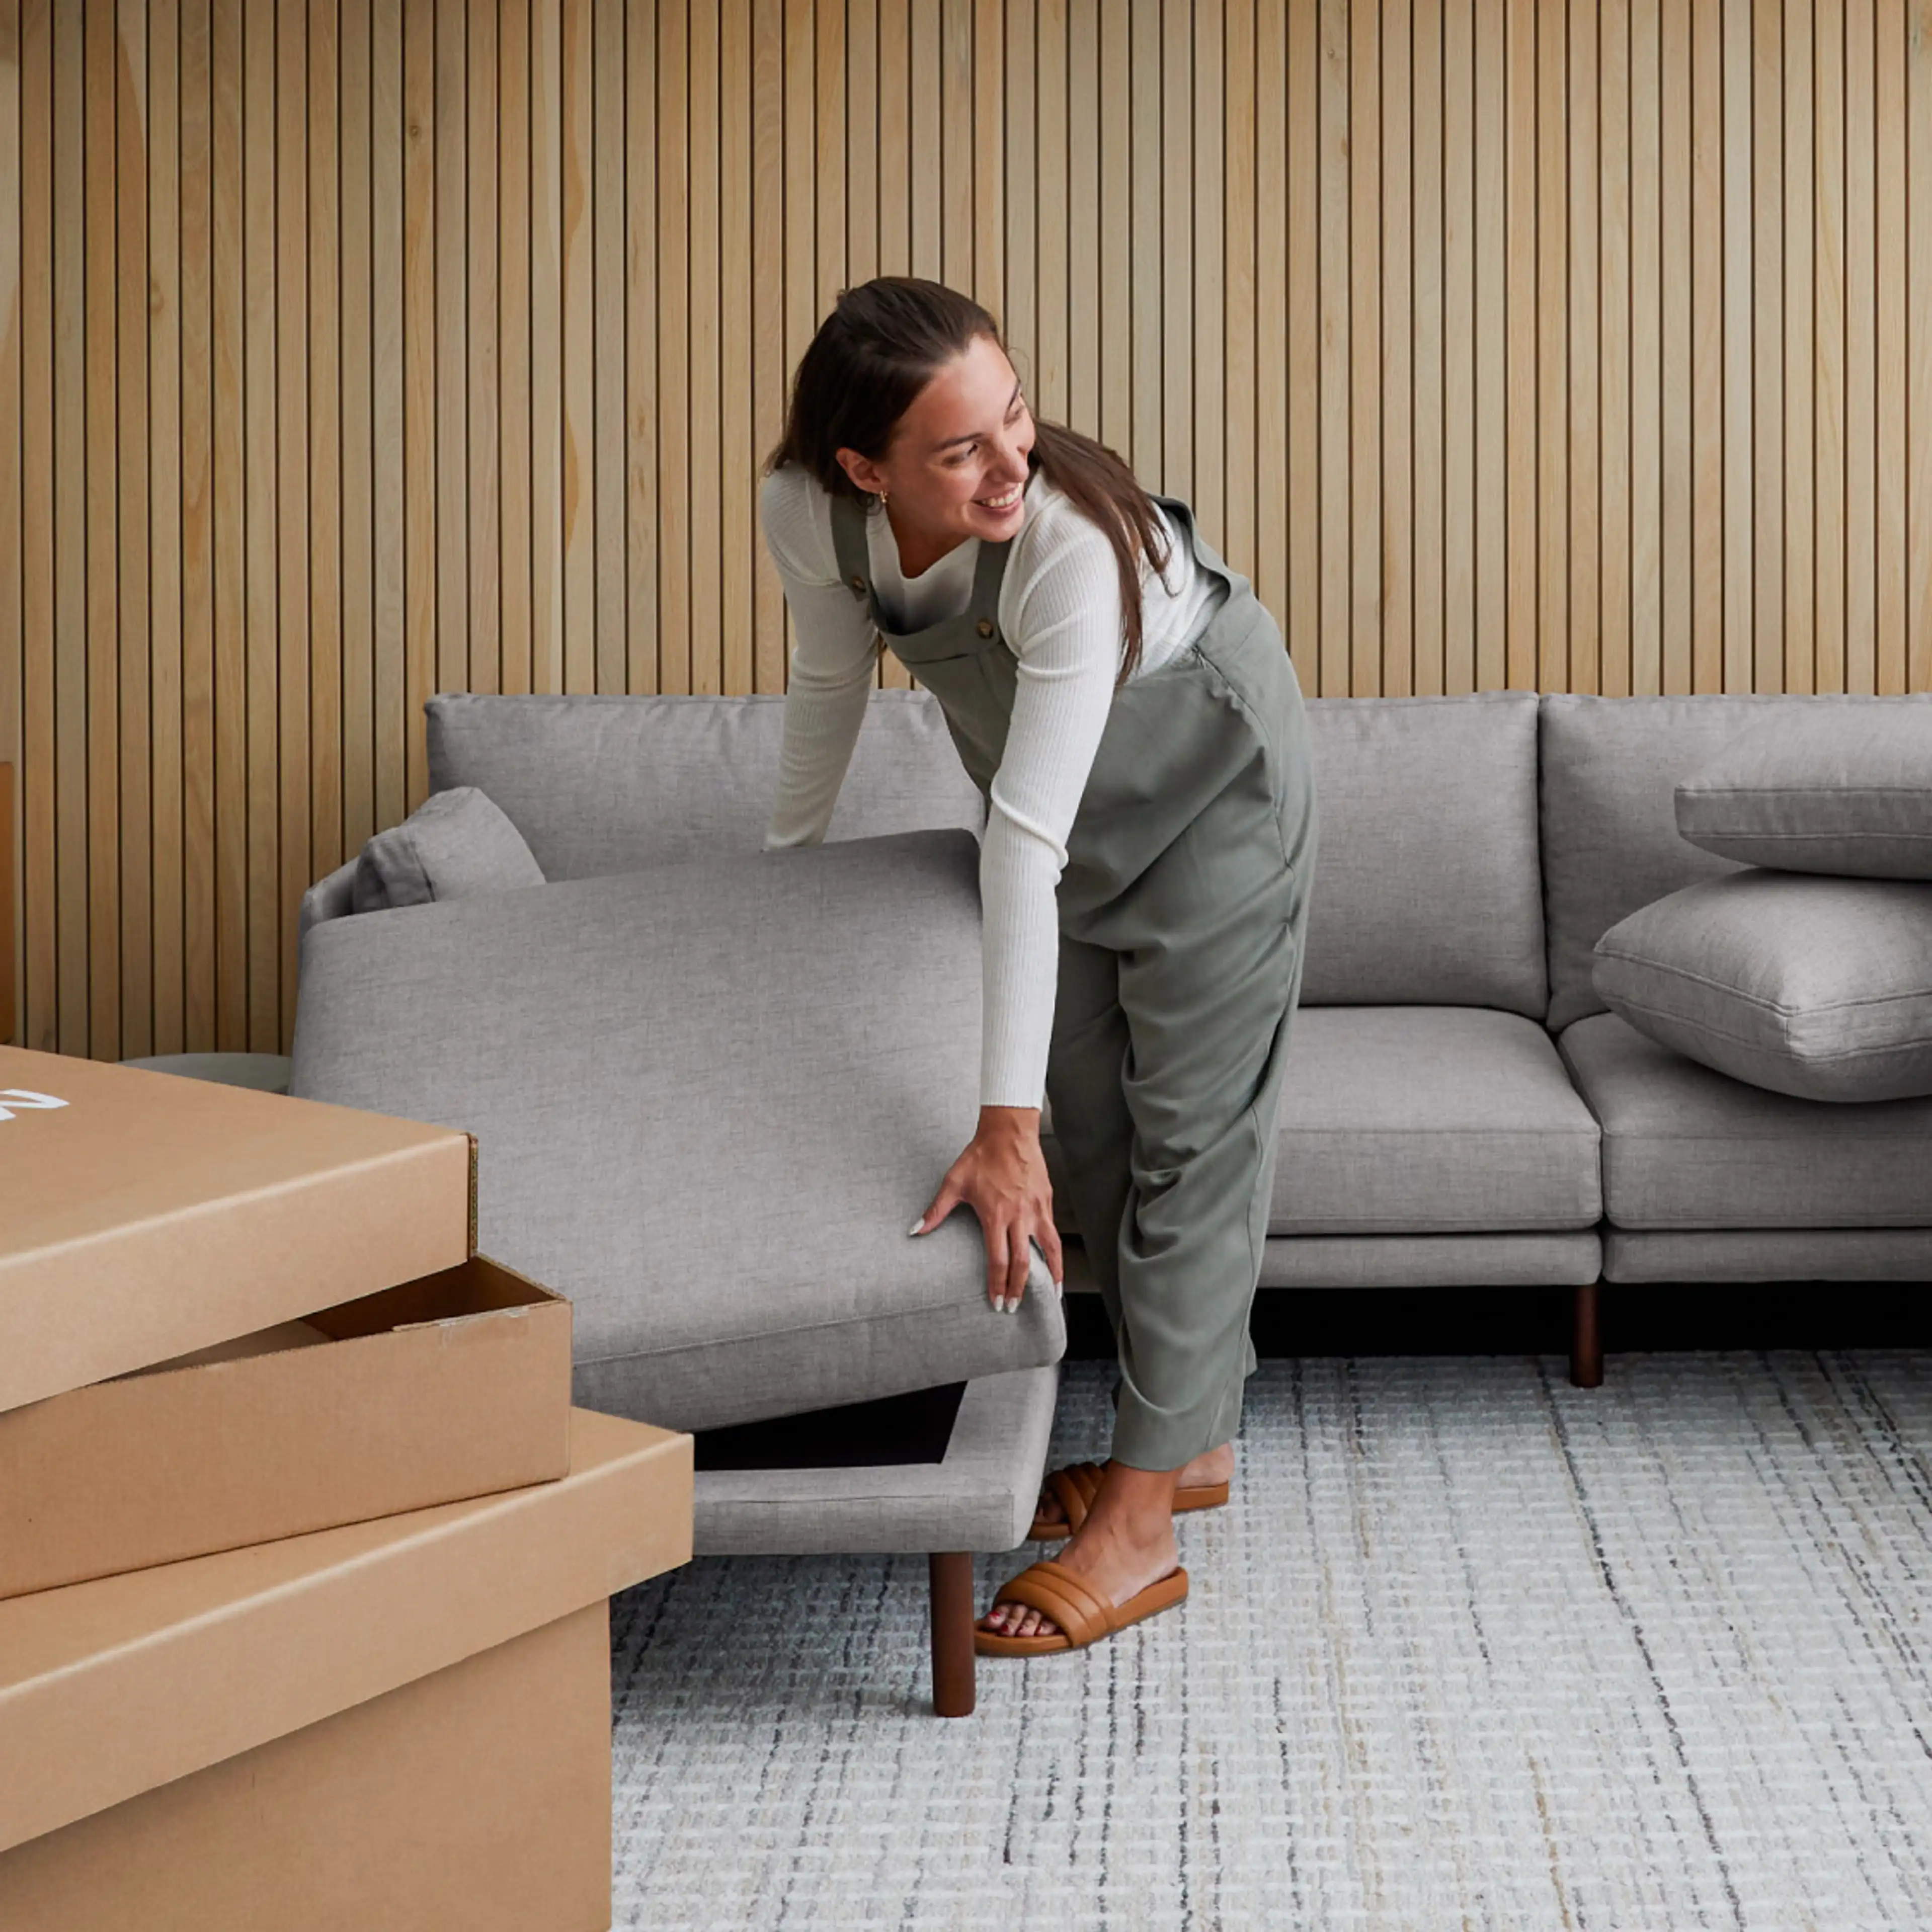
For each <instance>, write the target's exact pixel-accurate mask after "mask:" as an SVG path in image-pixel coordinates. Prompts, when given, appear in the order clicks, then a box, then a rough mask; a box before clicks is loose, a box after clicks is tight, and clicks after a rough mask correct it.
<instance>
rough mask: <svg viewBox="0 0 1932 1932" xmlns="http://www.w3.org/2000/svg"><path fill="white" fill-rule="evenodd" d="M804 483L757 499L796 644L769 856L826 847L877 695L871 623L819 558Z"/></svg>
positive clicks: (768, 485)
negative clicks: (789, 849) (775, 852)
mask: <svg viewBox="0 0 1932 1932" xmlns="http://www.w3.org/2000/svg"><path fill="white" fill-rule="evenodd" d="M804 480H805V481H807V482H809V479H808V478H807V479H804ZM799 481H800V479H799V478H794V477H793V476H790V475H787V472H784V471H783V470H776V471H774V472H772V475H769V476H768V477H766V478H765V481H764V483H763V486H762V487H760V490H759V492H758V520H759V523H760V526H761V527H762V529H763V532H764V536H765V546H766V550H767V551H768V553H769V555H770V556H771V559H772V565H773V566H774V567H775V568H776V570H777V571H778V581H779V582H780V583H781V584H782V585H783V586H784V595H785V602H786V604H787V607H789V608H790V611H791V614H792V622H793V627H794V628H795V629H796V631H797V634H798V636H797V641H796V643H795V644H794V645H793V647H792V654H791V672H790V681H789V683H788V685H787V691H786V696H785V703H784V741H783V744H782V745H781V749H780V751H779V754H778V793H777V796H776V797H775V799H774V800H773V802H772V811H771V817H770V820H769V824H768V826H767V829H766V833H765V844H764V849H765V850H766V851H768V852H769V851H773V850H779V849H781V848H784V847H791V846H796V845H817V844H820V843H821V842H822V841H823V839H824V837H825V832H826V826H829V824H830V823H831V822H832V808H833V806H834V805H836V804H837V803H838V787H840V785H841V784H843V783H844V778H845V772H846V769H847V766H849V765H850V763H851V762H852V748H853V745H855V744H856V743H857V742H858V739H859V727H860V726H861V725H862V724H864V723H865V706H866V703H867V701H868V698H869V697H870V694H871V690H872V666H873V664H874V651H873V647H872V637H873V632H872V625H871V619H869V618H868V616H866V614H865V608H864V607H863V606H862V604H859V602H858V601H856V599H855V598H853V595H852V593H851V592H850V590H849V589H847V588H846V586H844V584H843V583H841V582H840V581H839V580H838V575H837V573H836V571H829V572H828V571H827V569H826V564H825V560H824V559H823V557H821V556H815V555H814V544H813V543H812V541H811V539H812V535H813V532H812V530H811V523H810V520H809V517H808V504H807V502H806V501H805V498H804V496H803V493H802V490H800V489H799V487H798V486H799ZM811 487H814V488H815V487H817V486H816V485H815V484H814V485H811Z"/></svg>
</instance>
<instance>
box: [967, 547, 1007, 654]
mask: <svg viewBox="0 0 1932 1932" xmlns="http://www.w3.org/2000/svg"><path fill="white" fill-rule="evenodd" d="M979 542H980V560H979V562H977V564H975V565H974V568H973V595H972V601H971V602H970V603H969V604H968V605H967V607H966V614H967V615H968V616H969V617H975V618H977V619H979V620H980V622H981V623H983V624H986V623H990V624H992V625H993V626H994V630H993V631H986V632H984V633H983V634H984V635H986V636H988V637H991V636H992V635H994V634H995V632H996V631H997V630H998V625H999V621H1000V582H1001V578H1002V577H1004V575H1005V574H1006V568H1007V552H1008V551H1009V550H1011V549H1012V548H1013V538H1011V537H1003V538H1001V540H1000V541H998V543H989V542H988V541H986V538H984V537H982V538H980V540H979Z"/></svg>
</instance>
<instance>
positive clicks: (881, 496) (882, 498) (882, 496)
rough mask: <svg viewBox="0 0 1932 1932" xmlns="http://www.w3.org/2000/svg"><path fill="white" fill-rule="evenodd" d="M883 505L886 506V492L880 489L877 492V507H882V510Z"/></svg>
mask: <svg viewBox="0 0 1932 1932" xmlns="http://www.w3.org/2000/svg"><path fill="white" fill-rule="evenodd" d="M885 507H886V493H885V492H884V490H880V492H879V508H880V509H882V510H883V508H885Z"/></svg>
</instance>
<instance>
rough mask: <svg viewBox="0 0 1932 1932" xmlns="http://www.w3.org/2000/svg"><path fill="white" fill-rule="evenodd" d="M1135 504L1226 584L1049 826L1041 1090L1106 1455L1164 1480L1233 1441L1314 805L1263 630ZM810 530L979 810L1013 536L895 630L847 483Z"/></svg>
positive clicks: (1288, 683) (1005, 683) (1131, 703)
mask: <svg viewBox="0 0 1932 1932" xmlns="http://www.w3.org/2000/svg"><path fill="white" fill-rule="evenodd" d="M1154 501H1155V502H1157V503H1159V504H1160V505H1162V506H1163V508H1165V509H1166V510H1167V511H1169V513H1170V514H1172V516H1173V517H1174V518H1175V521H1176V522H1177V523H1178V525H1179V526H1180V527H1181V529H1183V530H1184V531H1185V532H1187V536H1188V538H1189V540H1190V541H1191V542H1192V544H1193V553H1194V555H1195V556H1196V559H1198V560H1199V562H1200V563H1201V564H1202V565H1204V566H1205V568H1206V569H1207V570H1208V571H1209V572H1210V573H1211V574H1213V575H1214V576H1215V577H1219V578H1220V580H1222V583H1223V586H1225V588H1224V590H1223V593H1222V594H1221V595H1220V599H1219V601H1218V606H1217V607H1215V608H1214V610H1213V614H1212V616H1211V619H1210V620H1209V622H1208V627H1207V628H1206V630H1205V631H1204V632H1203V634H1202V635H1201V636H1200V637H1199V638H1198V639H1196V641H1195V642H1194V643H1192V644H1190V645H1189V646H1187V648H1186V649H1184V650H1183V651H1181V652H1180V653H1179V654H1178V655H1176V656H1175V657H1174V658H1171V659H1169V661H1168V662H1166V663H1165V664H1161V665H1160V666H1159V667H1157V669H1155V670H1152V671H1150V672H1147V673H1145V674H1143V675H1142V676H1138V677H1136V678H1135V679H1133V680H1131V681H1130V682H1128V683H1127V684H1125V685H1122V686H1121V688H1119V689H1118V690H1117V691H1115V694H1114V699H1113V705H1112V709H1111V710H1110V711H1109V713H1108V717H1107V724H1106V730H1104V732H1103V733H1102V736H1101V739H1100V746H1099V748H1098V750H1097V752H1096V753H1095V754H1094V763H1093V767H1092V769H1091V772H1090V773H1089V775H1088V780H1087V786H1086V790H1085V792H1084V793H1082V797H1081V802H1080V807H1079V811H1078V812H1077V813H1076V814H1075V817H1074V820H1073V826H1072V827H1071V828H1070V830H1069V832H1068V834H1067V863H1066V865H1065V867H1064V869H1063V871H1062V872H1061V878H1060V884H1059V888H1058V903H1059V913H1060V965H1059V977H1058V987H1057V989H1056V993H1055V1004H1054V1013H1053V1030H1052V1040H1051V1043H1050V1045H1049V1049H1048V1057H1047V1064H1046V1099H1047V1100H1048V1103H1049V1105H1050V1106H1051V1107H1052V1131H1053V1133H1054V1135H1055V1138H1056V1139H1057V1140H1058V1142H1059V1145H1060V1149H1061V1154H1062V1155H1063V1156H1064V1163H1065V1177H1066V1183H1067V1188H1068V1190H1069V1191H1070V1193H1071V1195H1072V1197H1073V1198H1072V1201H1071V1204H1070V1205H1071V1207H1072V1209H1073V1220H1074V1222H1075V1224H1076V1226H1078V1227H1079V1230H1080V1232H1081V1238H1082V1241H1083V1242H1084V1243H1085V1247H1086V1251H1087V1254H1088V1258H1089V1261H1090V1264H1091V1267H1092V1268H1093V1271H1094V1278H1095V1280H1096V1282H1097V1284H1098V1286H1099V1287H1100V1293H1101V1297H1102V1299H1103V1301H1104V1302H1105V1304H1106V1310H1107V1315H1108V1318H1109V1320H1110V1321H1111V1322H1112V1325H1113V1329H1114V1334H1115V1339H1116V1341H1117V1343H1118V1349H1119V1356H1120V1381H1119V1383H1118V1386H1117V1388H1116V1389H1115V1411H1116V1414H1115V1427H1114V1444H1113V1454H1114V1456H1115V1457H1116V1458H1117V1459H1118V1460H1119V1461H1121V1462H1123V1463H1128V1464H1130V1465H1131V1466H1133V1467H1135V1468H1136V1469H1177V1468H1178V1467H1179V1466H1181V1465H1182V1464H1183V1463H1187V1462H1188V1461H1189V1460H1191V1459H1192V1458H1193V1457H1195V1456H1196V1455H1199V1454H1201V1453H1202V1451H1205V1450H1208V1449H1211V1448H1217V1447H1218V1446H1219V1445H1220V1444H1222V1443H1223V1442H1229V1441H1232V1439H1233V1437H1234V1435H1235V1430H1236V1429H1237V1427H1238V1425H1239V1423H1240V1421H1241V1394H1242V1388H1243V1385H1244V1382H1246V1380H1247V1377H1248V1376H1250V1374H1252V1373H1253V1370H1254V1367H1255V1352H1254V1345H1253V1342H1252V1341H1251V1340H1250V1338H1249V1334H1248V1316H1249V1310H1250V1307H1251V1305H1252V1304H1253V1299H1254V1292H1255V1287H1256V1283H1257V1281H1258V1280H1259V1277H1260V1274H1261V1262H1262V1243H1263V1241H1264V1240H1265V1238H1266V1236H1267V1232H1268V1204H1269V1199H1270V1196H1271V1193H1272V1190H1273V1187H1274V1172H1275V1156H1276V1152H1277V1145H1278V1143H1277V1134H1276V1125H1275V1121H1276V1106H1277V1100H1278V1098H1279V1097H1280V1089H1281V1079H1282V1071H1283V1067H1284V1065H1285V1064H1286V1061H1287V1058H1288V1043H1289V1021H1290V1019H1292V1016H1293V1014H1294V1011H1295V1004H1296V1001H1298V998H1299V997H1300V995H1301V965H1302V940H1303V935H1304V932H1305V930H1306V929H1307V920H1308V901H1309V886H1310V880H1312V878H1313V874H1314V870H1315V851H1316V831H1317V818H1316V808H1315V787H1314V772H1313V765H1312V761H1311V759H1310V750H1309V738H1308V722H1307V713H1306V712H1305V711H1304V709H1303V706H1302V698H1301V685H1300V683H1299V682H1298V679H1297V678H1296V676H1295V667H1294V664H1293V661H1292V660H1291V658H1289V655H1288V652H1286V649H1284V648H1283V644H1282V641H1281V634H1280V631H1279V630H1278V629H1277V627H1276V625H1275V622H1274V619H1273V618H1272V617H1271V616H1270V615H1269V614H1268V608H1267V607H1266V606H1265V604H1262V601H1261V600H1260V599H1259V598H1258V597H1256V595H1255V594H1254V590H1253V586H1251V584H1250V582H1249V580H1248V579H1247V577H1244V576H1242V575H1241V574H1240V573H1239V572H1238V571H1234V570H1232V569H1231V568H1229V566H1228V565H1226V563H1224V562H1223V561H1222V560H1221V559H1220V557H1219V556H1217V555H1216V554H1215V553H1214V550H1212V549H1211V547H1209V546H1208V544H1206V543H1205V542H1204V541H1202V537H1201V535H1200V532H1199V531H1198V530H1197V529H1196V528H1195V525H1194V517H1193V512H1192V511H1191V510H1190V509H1189V508H1188V506H1187V505H1186V504H1185V503H1184V502H1181V501H1180V500H1179V499H1178V498H1175V497H1172V496H1156V497H1155V498H1154ZM832 535H833V538H834V541H835V544H836V546H837V551H838V571H839V574H840V575H841V577H843V578H844V581H845V583H847V586H849V587H850V589H852V590H853V592H854V593H855V594H856V595H857V596H858V597H859V599H860V600H861V601H863V602H864V603H865V605H866V608H867V610H868V613H869V615H870V616H871V621H872V623H873V624H874V626H875V627H876V628H877V630H878V632H879V634H880V637H882V638H883V640H884V641H885V642H886V643H887V644H888V645H889V646H890V647H891V648H892V651H893V652H894V654H895V655H896V656H897V657H898V659H899V661H900V662H901V664H904V666H905V667H906V668H907V670H909V671H910V672H911V673H913V676H916V678H917V679H919V682H920V683H922V685H925V686H926V688H927V689H929V691H932V694H933V696H934V697H935V699H936V700H938V703H939V706H940V709H941V712H942V713H943V715H944V717H945V719H946V723H947V729H948V730H950V732H951V733H952V736H953V743H954V745H956V747H957V748H958V750H959V756H960V759H961V761H962V763H964V765H965V768H966V770H967V772H968V775H970V776H971V778H972V779H973V781H974V783H975V784H977V785H978V787H980V790H981V791H982V792H983V793H986V795H987V796H988V799H989V803H990V800H991V796H992V782H993V778H994V775H995V772H997V771H998V769H999V766H1000V760H1001V756H1002V755H1003V754H1004V751H1005V748H1006V741H1007V727H1008V724H1009V723H1010V721H1011V718H1012V716H1013V693H1014V691H1015V688H1016V685H1017V682H1018V663H1017V660H1016V657H1015V655H1014V653H1013V651H1012V650H1011V649H1009V648H1008V646H1007V643H1006V642H1005V640H1004V638H1003V637H1001V634H1000V628H999V600H1000V579H1001V574H1002V573H1003V571H1004V569H1005V567H1006V561H1007V551H1008V550H1010V547H1012V543H1013V539H1012V538H1007V539H1006V540H1005V541H1004V542H1000V543H993V542H989V541H987V540H986V539H985V538H980V539H979V542H980V555H979V559H978V562H977V568H976V569H975V571H974V579H973V591H972V597H971V601H970V602H969V603H968V606H967V608H966V609H965V611H964V612H962V613H961V614H960V615H959V616H956V617H952V618H949V619H946V620H945V621H944V622H940V623H937V624H932V625H928V626H927V627H926V628H925V629H923V630H921V631H915V632H913V633H912V634H910V635H908V636H898V635H895V634H894V633H893V632H892V631H891V630H889V628H886V624H885V622H884V620H883V614H882V613H881V612H880V608H879V605H878V601H877V596H876V595H875V594H874V591H873V589H872V585H871V562H870V559H869V557H868V554H867V551H866V547H865V513H864V511H863V510H862V508H860V506H859V504H858V503H857V502H855V501H854V500H853V499H852V498H850V497H849V496H840V495H834V496H833V497H832ZM1168 576H1169V580H1170V581H1173V580H1174V579H1175V572H1174V571H1173V569H1172V568H1170V569H1169V572H1168Z"/></svg>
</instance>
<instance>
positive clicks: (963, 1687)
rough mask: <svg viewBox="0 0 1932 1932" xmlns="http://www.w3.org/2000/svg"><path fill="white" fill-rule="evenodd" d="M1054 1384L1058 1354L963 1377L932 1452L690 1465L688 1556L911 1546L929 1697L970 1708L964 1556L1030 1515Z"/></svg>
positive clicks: (942, 1711) (1020, 1532)
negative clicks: (927, 1587)
mask: <svg viewBox="0 0 1932 1932" xmlns="http://www.w3.org/2000/svg"><path fill="white" fill-rule="evenodd" d="M1059 1397H1060V1368H1059V1364H1058V1363H1055V1364H1052V1365H1051V1366H1049V1367H1046V1368H1042V1369H1015V1370H1010V1371H1009V1372H1008V1373H1006V1374H1004V1375H997V1376H982V1377H980V1379H979V1380H978V1381H977V1382H968V1384H967V1385H966V1388H965V1394H963V1395H962V1397H961V1398H960V1402H959V1414H958V1415H957V1416H956V1418H954V1420H953V1433H952V1435H951V1436H950V1439H948V1441H947V1447H946V1454H945V1456H944V1458H943V1459H942V1460H940V1461H938V1462H937V1463H885V1464H873V1465H863V1466H858V1467H856V1468H850V1469H826V1468H811V1469H700V1471H699V1472H697V1478H696V1490H695V1496H694V1502H693V1511H692V1527H691V1553H692V1554H693V1555H694V1556H820V1555H838V1554H841V1553H844V1552H847V1551H861V1550H872V1551H884V1552H898V1551H918V1552H920V1553H923V1554H925V1555H926V1556H928V1557H929V1559H930V1561H929V1581H930V1583H931V1586H932V1682H933V1709H934V1711H935V1714H936V1715H938V1716H940V1717H942V1718H964V1717H968V1716H970V1715H971V1713H972V1710H973V1703H974V1658H973V1622H974V1607H973V1558H972V1556H971V1552H973V1551H975V1550H988V1551H994V1550H1013V1549H1016V1548H1017V1547H1019V1545H1020V1544H1022V1543H1024V1542H1025V1541H1026V1540H1027V1532H1028V1530H1029V1529H1031V1528H1032V1527H1033V1516H1034V1505H1035V1504H1036V1503H1037V1502H1038V1500H1039V1498H1040V1483H1041V1481H1042V1479H1043V1477H1044V1476H1045V1475H1046V1449H1047V1443H1048V1440H1049V1438H1050V1437H1051V1436H1052V1433H1053V1412H1054V1407H1055V1403H1057V1402H1058V1400H1059Z"/></svg>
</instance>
